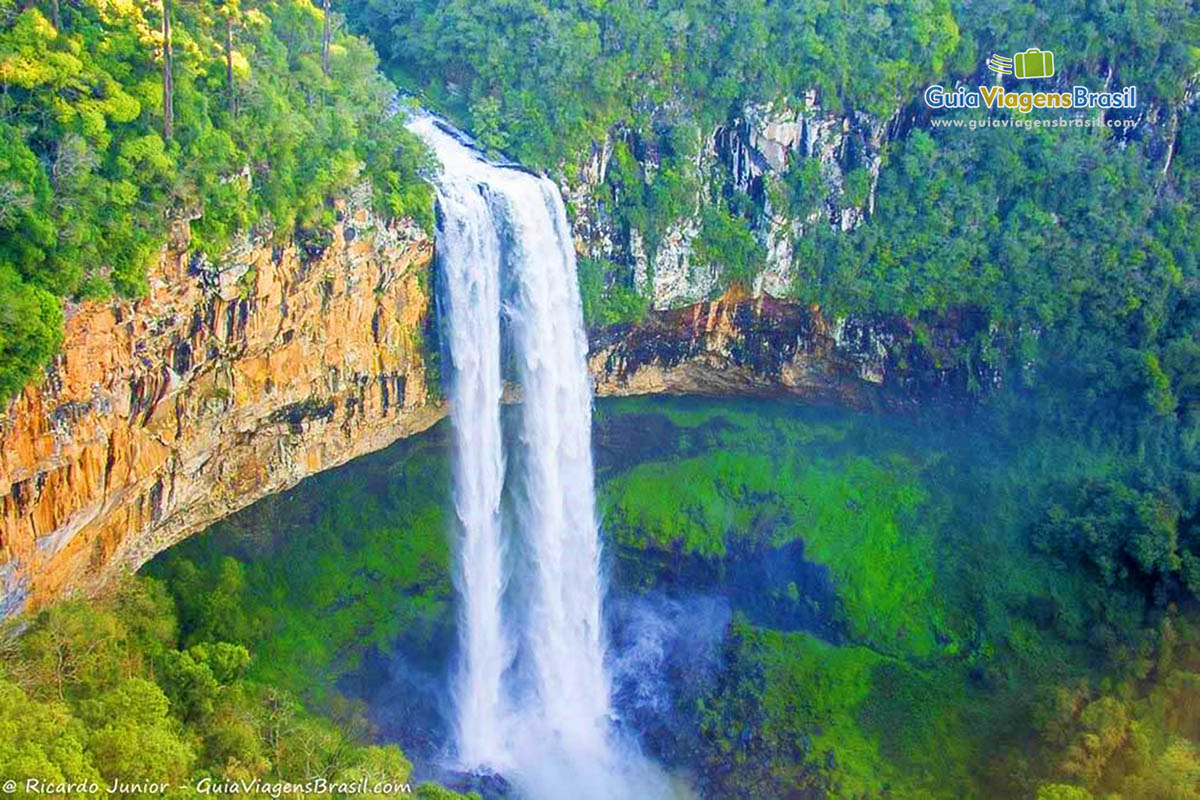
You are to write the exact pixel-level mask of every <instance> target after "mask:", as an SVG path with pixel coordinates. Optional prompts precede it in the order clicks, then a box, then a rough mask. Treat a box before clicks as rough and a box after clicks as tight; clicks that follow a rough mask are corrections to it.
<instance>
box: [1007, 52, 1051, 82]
mask: <svg viewBox="0 0 1200 800" xmlns="http://www.w3.org/2000/svg"><path fill="white" fill-rule="evenodd" d="M1013 62H1014V70H1013V72H1014V73H1016V76H1017V77H1018V78H1049V77H1051V76H1053V75H1054V53H1051V52H1050V51H1049V50H1038V49H1037V48H1036V47H1031V48H1029V49H1028V50H1026V51H1025V52H1024V53H1017V54H1016V55H1014V56H1013Z"/></svg>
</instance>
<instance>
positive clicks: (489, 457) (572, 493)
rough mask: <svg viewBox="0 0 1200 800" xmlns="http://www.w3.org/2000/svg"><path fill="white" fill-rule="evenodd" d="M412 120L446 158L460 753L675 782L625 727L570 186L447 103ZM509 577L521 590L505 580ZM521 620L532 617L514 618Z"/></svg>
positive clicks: (533, 789)
mask: <svg viewBox="0 0 1200 800" xmlns="http://www.w3.org/2000/svg"><path fill="white" fill-rule="evenodd" d="M409 127H410V129H412V130H413V131H414V132H415V133H416V134H417V135H418V136H420V137H421V138H422V139H423V140H424V141H425V142H426V144H428V145H429V146H430V147H431V149H432V150H433V151H434V153H435V155H436V156H437V157H438V159H439V160H440V161H441V171H440V174H439V177H438V179H437V192H438V204H439V211H440V213H439V223H438V233H437V247H438V263H439V267H440V269H441V271H442V277H443V282H444V295H443V299H444V308H445V319H446V323H447V324H446V329H447V331H448V342H449V355H450V362H451V370H450V375H449V378H450V381H449V389H450V395H451V417H452V422H453V425H454V429H455V436H454V441H455V450H456V470H455V486H454V497H455V508H456V511H457V515H458V521H459V528H460V532H459V542H458V545H459V546H458V550H457V554H458V557H457V570H456V573H457V574H456V585H457V589H458V592H459V595H460V602H461V609H462V611H461V615H460V625H461V633H460V646H461V651H462V656H461V662H460V669H459V673H458V676H457V679H456V685H455V697H456V704H457V708H456V715H457V718H456V724H455V727H456V732H457V744H458V756H459V761H460V763H461V765H462V766H464V767H466V768H470V769H475V768H485V769H492V770H496V771H499V772H501V773H503V774H504V775H505V776H506V777H508V778H510V779H512V780H513V782H514V783H515V784H516V785H517V787H518V788H519V789H520V790H521V791H522V793H523V794H524V795H526V796H528V797H531V798H534V799H535V800H550V798H555V800H558V798H561V797H563V796H564V792H569V793H570V794H571V795H572V796H573V797H575V798H578V799H579V800H585V799H587V798H596V799H597V800H600V798H613V797H640V798H654V797H662V796H664V795H665V792H664V791H663V789H662V788H661V785H660V778H659V777H658V774H657V772H656V771H654V770H653V769H652V768H650V766H649V765H648V764H647V763H646V762H645V761H644V760H642V759H641V757H640V756H639V755H638V753H637V751H636V748H632V747H629V746H627V745H625V744H623V743H622V742H621V741H619V740H618V738H617V737H616V735H615V733H614V731H613V730H612V729H611V723H610V718H611V702H610V697H609V694H610V686H609V678H608V676H607V674H606V671H605V666H604V635H603V628H602V623H601V600H602V595H603V591H602V581H601V575H600V544H599V535H598V528H597V522H596V515H595V488H594V482H593V470H592V453H591V403H592V396H591V385H590V382H589V379H588V374H587V365H586V355H587V340H586V336H585V333H584V327H583V315H582V311H581V307H580V299H579V291H578V286H577V283H576V275H575V256H574V248H573V246H572V242H571V238H570V232H569V228H568V226H567V219H566V212H565V210H564V207H563V202H562V198H561V196H560V195H559V192H558V189H557V187H556V186H555V185H554V184H553V183H552V182H551V181H549V180H547V179H546V178H542V177H537V176H535V175H532V174H530V173H528V172H525V171H523V170H520V169H515V168H510V167H505V166H503V165H497V164H493V163H490V162H488V161H486V160H484V159H483V158H482V157H481V156H480V155H479V154H478V153H477V152H476V151H475V150H474V149H472V148H470V147H469V146H467V145H465V144H464V143H463V142H462V141H461V140H460V137H458V136H455V135H452V133H450V132H449V130H448V129H447V128H446V127H445V126H444V125H443V123H440V122H439V121H437V120H435V119H433V118H431V117H419V118H416V119H414V120H412V121H411V122H410V123H409ZM502 284H503V285H504V286H505V287H507V288H506V289H505V290H504V294H505V297H504V302H503V313H504V315H505V317H506V319H507V321H508V323H509V329H510V330H511V333H512V336H511V339H512V347H513V351H514V358H515V361H516V364H517V367H518V377H519V378H520V381H521V384H522V391H523V403H522V406H521V426H520V449H519V452H518V454H517V455H518V456H519V458H518V459H516V461H515V463H516V465H517V469H516V470H515V471H514V472H515V473H516V474H514V475H513V476H512V477H513V480H514V483H515V484H516V485H515V486H514V487H512V489H513V491H512V494H513V495H514V496H515V498H516V500H515V506H516V507H515V509H514V514H513V518H514V519H515V521H516V528H517V530H516V531H513V534H514V535H515V536H516V537H519V538H520V543H521V545H522V547H523V551H524V552H525V554H526V558H525V559H523V560H520V561H519V563H520V564H522V566H519V567H515V568H513V569H512V572H511V574H509V573H506V570H505V564H506V563H508V562H511V561H514V560H515V559H512V558H509V557H507V555H506V546H505V541H506V540H505V533H506V532H505V531H504V530H503V526H502V514H501V499H502V496H503V485H504V472H505V453H504V447H503V441H502V436H501V422H500V404H501V395H502V390H503V385H502V384H503V381H502V377H501V370H500V362H501V347H500V339H501V333H500V318H501V309H502V302H501V294H502ZM509 579H511V580H512V581H514V582H515V583H516V584H519V587H518V588H519V589H520V591H516V592H506V586H507V583H508V580H509ZM514 598H517V599H516V600H514ZM506 604H507V606H506ZM514 604H517V605H519V608H512V607H511V606H512V605H514ZM508 620H517V621H519V625H514V628H515V629H514V630H513V631H512V632H510V631H509V630H508V628H507V627H506V622H507V621H508Z"/></svg>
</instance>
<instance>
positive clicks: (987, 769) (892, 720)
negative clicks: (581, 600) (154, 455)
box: [0, 399, 1200, 800]
mask: <svg viewBox="0 0 1200 800" xmlns="http://www.w3.org/2000/svg"><path fill="white" fill-rule="evenodd" d="M988 426H989V422H988V420H987V419H986V418H980V419H976V420H970V421H967V420H954V419H938V420H931V421H920V420H902V419H897V418H894V417H873V416H860V415H852V414H846V413H840V412H832V411H818V410H811V409H800V408H797V407H795V406H787V405H774V404H765V403H754V404H749V403H733V402H714V401H701V400H666V399H637V400H623V401H611V402H603V403H600V404H598V408H597V411H596V426H595V443H596V452H597V474H598V483H599V495H600V508H601V513H602V515H603V527H604V531H605V535H606V541H607V543H608V544H607V561H608V564H609V567H610V574H611V576H612V595H613V597H614V598H616V599H617V600H618V601H619V602H621V603H626V602H631V601H636V600H637V599H638V598H643V599H645V600H646V602H647V603H649V602H650V601H651V600H653V599H654V598H662V597H688V596H698V595H699V596H705V597H711V598H715V601H716V602H719V603H721V604H722V605H723V606H724V607H726V608H727V611H728V614H727V616H726V617H725V619H727V620H728V624H727V625H724V630H723V633H721V632H718V634H717V638H716V640H715V644H713V645H712V646H711V650H712V652H711V653H709V658H708V660H707V661H705V662H704V664H705V666H703V667H702V668H699V669H697V668H695V666H694V665H688V664H684V663H682V662H681V661H679V660H678V659H675V660H672V658H670V657H668V658H667V659H666V661H665V662H664V663H663V665H662V669H663V672H664V680H665V685H667V686H668V687H669V688H668V689H667V690H666V694H667V695H668V696H667V697H666V698H665V700H664V702H665V703H666V706H665V708H666V709H667V712H666V713H665V714H660V715H659V716H660V717H661V719H656V720H655V721H654V724H652V725H647V724H643V723H644V722H645V720H644V719H643V720H641V721H640V722H636V723H635V724H636V725H639V726H640V729H641V730H642V733H643V736H644V741H643V743H644V746H645V747H646V748H647V749H648V750H649V751H650V752H651V753H652V754H653V755H654V756H655V757H657V758H659V759H660V760H662V761H664V762H666V763H667V764H668V765H669V766H670V767H671V768H673V769H675V770H679V771H682V772H685V773H688V774H692V775H694V776H695V777H696V783H697V785H698V786H699V787H700V789H701V791H702V793H703V795H704V796H707V797H714V798H765V797H847V798H849V797H855V798H858V797H863V798H867V797H869V798H877V797H878V798H883V797H891V798H964V797H979V798H1033V797H1035V796H1036V797H1037V798H1038V800H1054V799H1055V798H1057V799H1059V800H1062V799H1064V798H1065V799H1071V798H1074V799H1076V800H1078V798H1087V797H1095V798H1100V797H1121V798H1147V799H1149V798H1159V799H1161V800H1176V799H1178V798H1191V797H1196V796H1197V795H1196V793H1195V791H1194V787H1195V786H1196V785H1197V779H1198V778H1200V758H1198V757H1197V742H1200V711H1197V710H1196V709H1200V638H1198V635H1197V629H1196V625H1195V620H1196V619H1197V613H1196V609H1195V606H1194V604H1193V603H1192V602H1191V601H1190V600H1187V599H1186V594H1185V593H1182V592H1175V591H1172V590H1170V589H1169V587H1167V588H1162V587H1161V585H1160V586H1159V587H1158V588H1154V589H1147V588H1146V587H1145V586H1144V585H1142V584H1139V583H1138V581H1137V580H1135V579H1134V576H1133V575H1132V574H1127V575H1126V576H1125V578H1124V579H1122V580H1117V579H1116V578H1113V579H1111V580H1110V579H1109V578H1108V577H1106V573H1105V570H1104V569H1103V567H1102V565H1098V564H1096V563H1092V562H1090V561H1087V560H1081V559H1079V558H1073V557H1071V555H1070V553H1071V552H1072V551H1070V550H1069V549H1064V547H1062V546H1061V542H1059V541H1058V539H1060V538H1061V536H1062V533H1061V532H1062V530H1064V529H1070V530H1075V528H1074V527H1072V525H1071V524H1068V523H1072V521H1074V523H1078V524H1079V525H1082V526H1083V527H1084V528H1085V531H1084V533H1083V534H1081V535H1084V536H1086V535H1088V533H1087V530H1091V531H1092V532H1093V533H1094V532H1095V531H1096V530H1099V529H1101V528H1103V526H1104V524H1105V523H1104V521H1103V517H1102V516H1101V515H1099V514H1097V513H1091V515H1090V516H1088V515H1087V514H1083V515H1082V516H1081V515H1080V512H1078V511H1076V510H1075V509H1076V506H1074V505H1071V504H1072V503H1074V502H1075V501H1074V492H1075V491H1076V488H1075V487H1078V486H1079V485H1080V484H1081V483H1082V484H1086V485H1089V486H1106V485H1108V484H1107V483H1106V481H1108V479H1109V478H1110V477H1111V476H1113V475H1117V474H1119V473H1120V472H1121V470H1124V469H1125V468H1126V464H1125V459H1123V458H1120V457H1117V456H1105V455H1103V453H1104V452H1105V451H1104V450H1103V449H1097V448H1095V447H1087V446H1084V445H1083V444H1078V443H1071V442H1068V441H1064V440H1059V439H1057V438H1055V437H1054V436H1052V435H1049V434H1046V433H1043V434H1041V435H1039V437H1037V438H1036V439H1030V440H1028V441H1026V440H1023V439H1022V437H1021V436H1014V435H1012V433H1011V431H1007V432H1004V434H1003V435H1000V434H998V433H996V432H989V431H988ZM635 432H636V435H634V433H635ZM446 434H447V429H446V426H445V425H440V426H438V427H436V428H435V429H434V430H432V431H431V432H429V433H428V434H426V435H424V436H421V437H418V438H416V439H412V440H408V441H404V442H400V443H398V444H397V445H394V446H393V447H391V448H389V449H388V450H385V451H382V452H380V453H376V454H374V455H371V456H368V457H365V458H362V459H359V460H357V461H355V462H353V463H351V464H349V465H346V466H345V467H342V468H340V469H337V470H333V471H331V472H328V473H324V474H322V475H318V476H316V477H314V478H312V479H309V480H307V481H305V482H304V483H303V484H301V485H300V486H299V487H297V488H296V489H294V490H292V491H290V492H287V493H284V494H281V495H278V496H275V497H272V498H268V499H266V500H264V501H262V502H260V503H258V504H256V505H255V506H253V507H251V508H249V509H247V510H245V511H244V512H242V513H240V514H237V515H235V516H234V517H232V518H230V519H228V520H226V521H224V522H222V523H219V524H218V525H215V526H213V528H212V529H210V530H209V531H208V532H206V533H204V534H202V535H200V536H197V537H195V538H193V539H191V540H189V541H187V542H185V543H183V544H181V545H179V546H177V547H176V548H174V549H172V550H171V551H168V552H167V553H164V554H163V555H161V556H160V557H159V558H157V559H156V560H155V561H154V562H152V563H151V564H150V565H149V566H148V567H147V568H146V570H145V573H146V575H145V576H143V577H138V578H136V579H135V580H134V581H133V582H132V583H130V584H129V585H128V586H127V587H125V588H124V589H123V590H122V591H121V592H120V593H118V594H117V595H115V596H114V597H113V598H111V599H109V600H106V601H105V602H104V603H102V604H101V605H100V606H98V607H95V608H89V607H87V606H84V605H81V604H73V603H64V604H60V605H59V606H57V607H55V608H54V609H51V610H50V611H49V612H47V613H44V614H42V615H40V616H39V617H38V618H37V619H35V620H31V621H29V622H28V624H30V628H29V630H28V631H27V632H26V633H25V634H24V635H23V636H22V637H21V638H19V639H17V640H16V644H15V645H13V646H11V647H10V649H9V651H8V652H6V653H5V654H4V661H3V669H4V673H3V676H4V677H3V680H4V683H3V684H0V689H2V692H3V699H0V725H8V726H32V727H29V728H28V730H30V731H33V732H34V733H33V734H19V735H17V739H16V741H17V742H18V745H17V748H16V749H15V750H14V749H13V748H12V747H10V748H9V750H7V751H6V750H4V749H3V748H0V776H2V775H4V774H8V772H9V771H13V770H18V769H20V770H24V769H25V768H24V766H20V765H24V764H27V763H30V762H29V761H28V760H27V759H33V758H36V759H40V761H39V762H38V763H42V762H45V764H47V765H49V766H46V769H47V770H51V769H52V768H53V769H58V770H59V771H60V772H62V774H64V775H68V774H86V771H87V770H88V769H95V770H99V772H100V774H102V775H104V776H105V777H108V776H109V773H110V772H111V771H112V770H113V769H116V767H113V766H112V765H113V764H117V763H121V762H120V760H119V759H117V758H116V757H115V756H114V757H113V758H109V757H108V756H107V755H106V756H105V758H104V759H103V760H101V759H100V757H99V756H98V755H97V754H98V753H101V752H104V753H108V751H107V750H103V747H105V746H106V745H104V744H103V743H104V742H105V741H108V740H107V739H105V736H111V735H113V732H114V731H116V732H122V731H127V730H136V731H137V732H138V733H137V735H138V736H145V737H146V738H145V740H144V741H143V740H140V739H139V740H138V741H142V744H140V745H139V747H143V748H145V747H148V748H151V749H156V748H166V749H165V750H164V751H163V752H164V753H168V754H170V753H174V754H176V755H175V758H176V760H175V761H171V760H170V759H167V760H165V761H162V762H161V763H162V764H164V765H166V766H162V767H161V769H160V772H161V771H163V770H165V771H167V772H170V771H171V770H175V771H176V772H181V773H188V772H189V771H190V772H195V771H197V770H207V771H209V772H210V773H212V774H227V773H228V774H232V773H231V771H233V772H237V771H238V770H241V771H242V772H244V773H246V774H263V775H269V774H276V773H286V771H287V769H288V768H289V764H290V762H289V761H288V760H287V759H288V758H289V757H290V756H288V753H289V752H293V751H290V750H288V748H289V747H300V744H296V743H295V742H299V741H301V740H300V739H295V737H293V740H294V741H293V740H288V741H292V742H293V743H292V744H288V743H287V742H284V743H283V744H280V743H278V742H275V743H274V744H272V747H274V748H275V749H274V750H271V748H268V747H267V743H268V742H269V741H274V740H270V739H269V738H264V737H266V736H267V733H266V730H267V729H266V728H265V727H264V726H266V725H267V724H268V720H269V718H270V716H269V714H266V712H264V709H268V708H274V707H276V706H273V705H272V703H283V704H284V706H282V707H286V709H287V714H288V715H290V716H289V719H293V720H295V724H294V730H296V731H301V732H307V733H305V734H303V735H302V734H301V733H296V734H295V735H296V736H300V737H301V739H302V740H303V741H308V740H309V739H313V740H320V741H323V742H326V743H327V744H328V746H329V748H330V751H331V753H336V754H337V755H336V756H335V755H333V754H330V755H328V758H329V761H328V765H327V766H328V769H327V772H328V773H329V774H331V775H333V774H353V770H354V769H358V768H360V767H361V768H362V769H367V768H372V769H373V768H374V766H379V765H385V766H386V765H387V764H391V765H393V766H395V767H396V768H397V769H400V770H402V771H403V770H406V769H407V761H406V760H405V756H404V755H402V754H401V753H400V751H399V749H397V748H396V747H395V745H394V744H391V745H385V744H384V743H385V742H399V743H400V744H401V745H403V746H404V747H405V750H406V751H407V753H408V755H409V756H410V757H412V758H414V759H416V760H417V762H418V764H419V765H421V762H422V760H423V759H427V758H430V757H431V755H432V754H436V753H437V752H439V750H440V749H441V748H442V747H443V745H444V742H445V738H446V735H447V734H446V730H445V725H444V722H443V721H442V715H443V713H444V695H445V691H446V687H445V676H446V674H447V669H448V663H449V659H450V657H451V653H452V651H453V642H454V613H453V590H452V584H451V580H450V563H451V562H450V559H451V553H450V549H449V544H448V538H447V535H446V530H447V525H448V523H449V516H448V515H449V514H450V513H451V511H450V509H449V506H448V500H449V486H450V466H449V463H448V456H447V453H448V446H447V441H446ZM1112 491H1114V492H1115V491H1117V490H1116V489H1113V490H1112ZM1114 502H1115V501H1114ZM1089 508H1090V506H1089ZM1067 509H1071V511H1070V512H1068V511H1067ZM1072 514H1074V515H1075V516H1072ZM1080 519H1083V520H1084V521H1083V522H1079V520H1080ZM1072 524H1073V523H1072ZM1064 526H1065V527H1064ZM1088 526H1090V528H1088ZM1056 537H1057V538H1056ZM1056 542H1057V543H1056ZM1111 566H1112V568H1113V570H1116V571H1120V570H1125V572H1126V573H1131V569H1130V567H1129V565H1127V564H1122V563H1120V561H1119V560H1118V561H1115V562H1113V564H1112V565H1111ZM622 624H624V623H623V622H622V621H621V618H620V617H619V616H615V617H614V625H617V626H618V627H617V628H615V629H614V641H618V642H624V643H627V642H628V640H629V638H630V637H636V636H637V635H638V634H637V633H636V631H633V630H621V629H620V626H621V625H622ZM690 624H692V623H691V622H690V621H688V620H687V619H684V621H683V622H682V624H679V625H678V628H679V629H678V630H677V631H676V634H675V635H677V636H680V637H684V638H686V637H688V636H689V635H690V634H691V633H692V631H691V630H690V629H689V627H688V626H689V625H690ZM696 624H697V625H698V624H699V623H698V622H697V623H696ZM697 630H698V629H697ZM97 631H109V632H112V633H113V636H108V634H104V641H110V640H111V641H112V642H113V644H111V645H105V647H104V648H101V649H100V650H97V649H96V645H97V641H98V640H97V638H96V637H97V633H96V632H97ZM64 648H65V649H64ZM62 652H68V653H70V654H72V655H71V658H72V659H73V660H72V661H71V662H70V663H71V667H70V670H69V671H66V672H64V671H63V670H58V671H56V670H55V669H54V667H53V664H54V658H55V657H56V656H55V654H57V653H62ZM122 698H124V699H122ZM130 698H134V699H136V702H134V700H131V699H130ZM272 698H277V699H272ZM278 698H282V699H278ZM292 698H295V699H292ZM43 701H44V702H45V703H48V704H47V705H36V703H38V702H43ZM114 703H115V704H117V705H116V706H114V708H115V707H120V708H121V709H127V710H128V713H129V714H130V715H132V716H130V717H129V718H128V719H126V718H125V717H123V716H119V717H117V719H116V721H115V722H112V723H111V724H107V727H105V725H102V724H101V722H100V720H101V717H100V716H98V715H99V714H100V713H101V712H100V709H102V708H108V706H109V705H112V704H114ZM124 713H125V712H124V711H122V714H124ZM630 718H631V719H638V718H637V717H636V715H634V714H633V712H632V711H631V712H630ZM47 726H48V727H47ZM16 729H17V728H16V727H14V730H16ZM50 729H54V730H56V731H63V732H66V733H69V734H70V737H74V738H70V739H69V741H71V742H74V744H70V745H68V746H67V747H68V749H67V750H63V749H62V748H61V747H59V748H58V749H55V748H54V747H51V746H49V745H46V744H45V741H48V740H46V739H45V737H43V736H42V735H41V733H38V732H43V733H44V732H46V731H49V730H50ZM105 731H108V733H105ZM305 736H307V737H308V738H304V737H305ZM39 741H40V742H42V744H38V742H39ZM338 743H341V744H338ZM97 748H100V749H97ZM339 748H341V749H339ZM68 755H69V756H70V759H74V760H71V761H69V763H70V764H73V765H76V766H72V767H70V769H75V770H76V772H74V773H69V772H68V771H67V770H68V768H67V767H66V766H64V765H65V764H67V763H68V761H64V759H67V758H68ZM89 759H91V760H90V761H89ZM256 759H257V760H256ZM156 763H157V762H156ZM89 764H90V766H89ZM172 764H173V765H174V766H170V765H172ZM364 765H365V766H364ZM292 766H294V765H292ZM425 766H426V767H428V765H425ZM79 770H83V772H80V771H79ZM255 770H258V772H255ZM26 771H27V770H26ZM347 771H349V772H347ZM48 774H49V773H48ZM123 774H126V773H123ZM127 774H129V775H134V774H140V773H136V771H135V772H129V773H127ZM155 774H158V773H155ZM173 774H174V773H172V775H173ZM404 774H407V772H405V773H404ZM422 774H428V773H422ZM423 791H425V792H427V793H429V792H434V791H435V790H434V789H433V788H432V787H429V788H426V789H425V790H423ZM437 791H440V790H437Z"/></svg>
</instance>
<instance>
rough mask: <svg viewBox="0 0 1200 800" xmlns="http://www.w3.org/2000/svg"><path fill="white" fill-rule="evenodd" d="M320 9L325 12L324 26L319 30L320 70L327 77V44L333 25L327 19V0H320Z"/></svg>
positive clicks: (331, 35) (330, 37) (331, 36)
mask: <svg viewBox="0 0 1200 800" xmlns="http://www.w3.org/2000/svg"><path fill="white" fill-rule="evenodd" d="M321 10H322V11H324V12H325V15H324V16H325V28H324V30H323V31H322V32H321V70H322V71H323V72H324V73H325V77H326V78H328V77H329V44H330V40H331V39H332V38H333V27H332V24H331V23H330V20H329V0H321Z"/></svg>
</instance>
